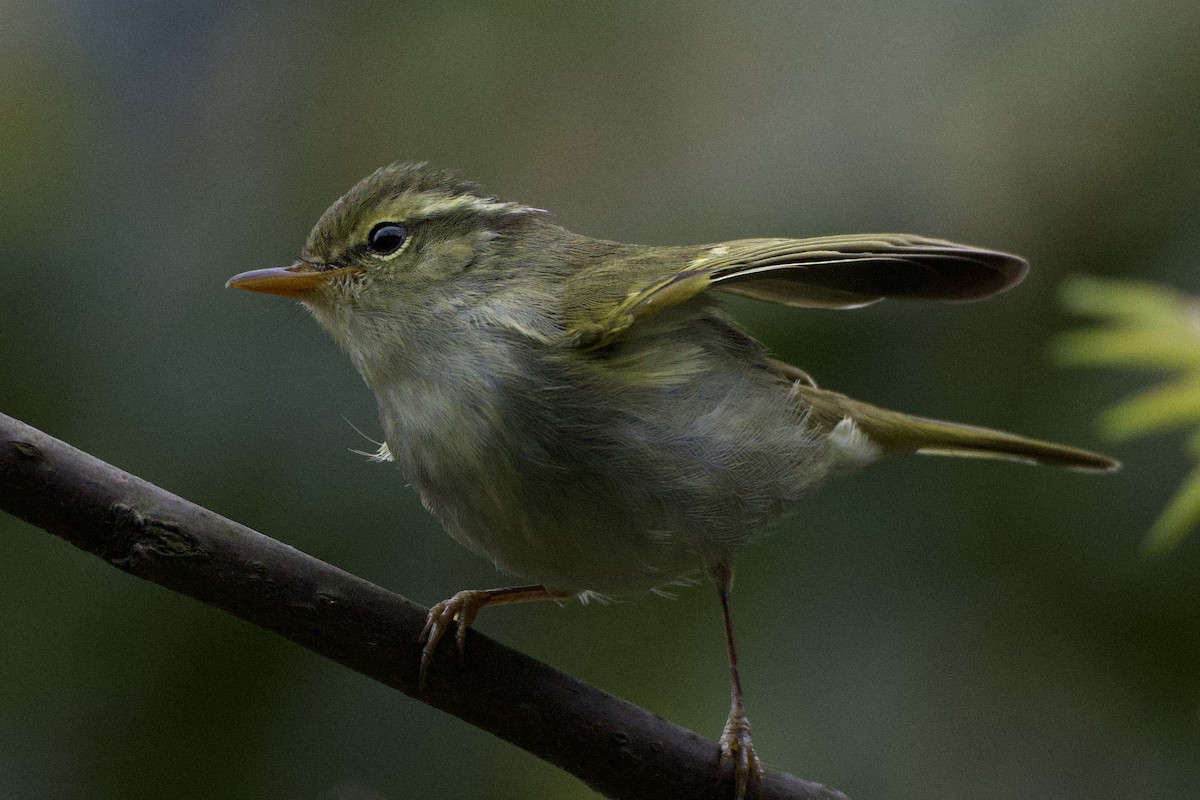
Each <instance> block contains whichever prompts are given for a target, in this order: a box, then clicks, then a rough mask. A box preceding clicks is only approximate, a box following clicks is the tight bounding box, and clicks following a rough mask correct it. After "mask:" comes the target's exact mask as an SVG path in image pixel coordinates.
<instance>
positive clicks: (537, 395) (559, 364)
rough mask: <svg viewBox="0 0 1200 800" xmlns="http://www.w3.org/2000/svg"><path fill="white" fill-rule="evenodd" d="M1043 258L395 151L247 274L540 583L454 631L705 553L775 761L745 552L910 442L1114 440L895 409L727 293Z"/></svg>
mask: <svg viewBox="0 0 1200 800" xmlns="http://www.w3.org/2000/svg"><path fill="white" fill-rule="evenodd" d="M1027 269H1028V265H1027V264H1026V263H1025V262H1024V261H1023V260H1022V259H1020V258H1018V257H1016V256H1012V255H1008V254H1006V253H1001V252H996V251H993V250H985V249H980V248H977V247H970V246H967V245H961V244H955V243H953V242H947V241H942V240H938V239H927V238H923V237H920V236H910V235H903V234H863V235H851V236H825V237H820V238H812V239H743V240H738V241H730V242H720V243H716V244H706V245H688V246H672V247H656V246H645V245H632V244H621V243H618V242H609V241H601V240H598V239H592V238H589V237H587V236H581V235H579V234H575V233H571V232H570V231H567V230H565V229H563V228H562V227H560V226H558V225H556V224H555V223H554V222H553V221H552V220H551V218H550V217H549V216H548V215H547V214H546V213H545V212H543V211H541V210H539V209H535V208H530V207H528V206H524V205H521V204H519V203H515V202H510V201H507V200H502V199H500V198H497V197H493V196H490V195H488V194H485V193H483V192H482V191H481V190H480V188H479V187H478V186H477V185H476V184H475V183H473V182H471V181H468V180H465V179H464V178H462V177H461V176H460V175H459V174H458V173H456V172H451V171H445V170H437V169H430V168H427V167H425V166H424V165H421V164H400V165H393V166H389V167H384V168H383V169H380V170H378V171H377V172H375V173H374V174H372V175H370V176H369V177H367V178H366V179H364V180H363V181H361V182H360V183H359V184H358V185H357V186H355V187H354V188H352V189H351V190H350V191H349V192H348V193H347V194H346V195H345V196H344V197H342V198H341V199H340V200H338V201H337V202H336V203H334V204H333V205H332V206H331V207H330V208H329V210H328V211H326V212H325V214H324V215H323V216H322V217H321V219H320V220H319V221H318V222H317V224H316V227H315V228H313V230H312V233H311V234H310V235H309V237H308V242H307V244H306V245H305V246H304V250H303V252H302V254H301V256H300V260H299V261H297V262H296V263H295V264H292V265H291V266H287V267H281V268H275V269H263V270H255V271H253V272H246V273H242V274H240V275H237V276H235V277H234V278H232V279H230V281H229V283H228V285H230V286H235V287H237V288H239V289H249V290H251V291H257V292H266V293H269V294H277V295H283V296H285V297H291V298H295V299H297V300H299V301H300V302H302V303H303V304H304V305H305V306H306V307H307V308H308V309H309V310H310V311H311V312H312V313H313V316H315V317H316V319H317V322H318V323H320V325H321V326H322V327H323V328H325V329H326V330H327V331H329V333H330V334H331V335H332V336H333V338H334V339H335V340H336V341H337V343H338V344H339V345H341V347H342V348H343V349H344V350H345V351H346V353H347V354H348V355H349V356H350V359H351V360H352V361H353V362H354V365H355V366H356V367H357V368H358V371H359V372H360V373H361V374H362V377H363V379H364V380H365V381H366V383H367V385H368V386H369V387H370V388H371V390H372V391H373V392H374V393H375V396H376V398H377V400H378V403H379V415H380V420H381V422H382V426H383V431H384V439H385V442H386V444H385V446H384V448H382V449H381V452H380V455H381V456H382V457H386V458H390V459H393V460H394V461H395V462H396V464H397V465H398V466H399V467H400V469H401V471H402V472H403V474H404V476H405V478H406V479H407V481H408V482H409V483H411V484H412V485H413V486H414V487H416V489H417V491H418V492H420V495H421V499H422V500H423V501H424V503H425V506H426V507H427V508H428V509H429V510H430V512H432V513H433V515H434V516H436V517H437V518H438V520H440V521H441V523H442V525H444V526H445V528H446V531H447V532H448V533H449V534H450V535H451V536H452V537H454V538H455V539H456V540H457V541H459V542H461V543H462V544H463V545H465V546H466V547H467V548H469V549H471V550H473V551H475V552H476V553H479V554H480V555H482V556H485V557H487V558H490V559H491V560H492V561H494V562H495V564H496V566H497V567H499V568H500V569H501V570H503V571H504V572H508V573H512V574H514V575H518V576H520V577H521V578H522V579H524V580H526V581H528V582H529V584H530V585H525V586H519V587H513V588H503V589H487V590H479V591H476V590H471V591H464V592H459V593H458V594H456V595H454V597H452V598H450V599H449V600H446V601H444V602H441V603H438V604H437V605H435V606H434V607H433V609H432V610H431V611H430V614H429V619H428V622H427V624H426V626H425V632H424V634H423V638H424V650H423V655H422V660H421V675H422V680H424V676H425V674H426V673H427V671H428V669H429V666H430V662H431V659H432V657H433V654H434V652H435V648H436V646H437V643H438V641H439V640H440V639H441V638H442V636H443V634H444V633H445V632H446V631H447V630H448V629H449V628H450V627H451V626H452V625H455V624H457V632H456V636H457V641H458V647H459V649H460V652H461V648H462V646H463V642H464V635H465V633H466V631H467V629H468V627H469V626H470V625H471V623H472V622H473V620H474V619H475V616H476V614H477V613H478V612H479V610H480V609H481V608H483V607H485V606H488V605H496V604H501V603H515V602H522V601H526V600H542V599H565V598H570V597H574V596H577V595H580V594H582V593H585V592H596V593H600V594H619V593H626V592H636V591H644V590H649V589H654V588H656V587H660V586H663V585H666V584H669V583H671V582H673V581H677V580H680V579H682V578H685V577H686V576H688V575H691V574H695V573H697V572H707V573H708V574H710V575H711V576H712V577H713V578H714V580H715V582H716V584H717V589H718V591H719V594H720V600H721V605H722V609H723V612H724V620H725V629H726V635H727V643H728V649H729V662H730V669H731V677H732V703H731V709H730V712H729V718H728V722H727V723H726V725H725V729H724V731H723V733H722V735H721V738H720V752H721V758H720V762H721V764H722V765H723V767H724V768H725V769H730V768H732V769H733V771H734V777H735V792H736V796H737V797H738V798H739V800H740V798H742V797H743V796H745V794H746V792H747V790H748V787H749V786H751V784H752V783H757V781H758V780H760V779H761V766H760V762H759V759H758V757H757V756H756V754H755V751H754V747H753V744H752V743H751V739H750V725H749V723H748V721H747V718H746V713H745V709H744V706H743V700H742V688H741V682H740V679H739V676H738V662H737V655H736V651H735V648H734V639H733V632H732V624H731V622H730V615H729V594H730V588H731V582H732V577H733V570H732V560H733V557H734V556H735V555H736V554H737V552H738V551H739V550H741V549H742V548H743V547H745V546H746V545H747V544H748V543H749V542H751V541H752V540H754V539H756V538H757V537H759V536H761V535H762V534H763V531H764V530H765V529H766V527H767V524H768V523H769V522H770V521H771V520H772V519H774V518H775V517H777V516H779V515H780V514H781V513H783V512H784V511H785V510H786V509H787V508H788V507H789V506H790V505H792V503H794V502H795V501H796V500H798V499H799V498H800V497H801V496H802V495H803V494H805V493H806V492H808V491H809V490H811V489H812V488H813V487H815V486H816V485H818V484H819V483H820V482H821V481H823V480H824V479H825V478H826V477H828V476H830V475H836V474H839V473H845V472H849V471H851V470H856V469H859V468H860V467H865V466H867V465H869V464H872V463H874V462H876V461H879V460H881V459H884V458H889V457H892V456H900V455H906V454H909V453H937V454H945V455H964V456H984V457H994V458H1003V459H1010V460H1014V461H1021V462H1031V463H1045V464H1056V465H1060V466H1067V467H1074V468H1077V469H1083V470H1097V471H1108V470H1112V469H1115V468H1116V466H1117V464H1116V462H1114V461H1112V460H1110V459H1108V458H1105V457H1104V456H1101V455H1097V454H1095V453H1090V452H1087V451H1085V450H1080V449H1077V448H1074V447H1067V446H1063V445H1058V444H1051V443H1048V442H1042V441H1037V440H1034V439H1029V438H1025V437H1022V436H1016V435H1013V434H1009V433H1002V432H999V431H994V430H988V429H985V428H977V427H970V426H966V425H958V424H954V423H949V422H939V421H935V420H930V419H923V418H920V417H914V416H909V415H907V414H901V413H898V412H895V411H888V410H885V409H882V408H877V407H875V406H872V405H868V404H866V403H862V402H859V401H857V400H852V399H850V398H848V397H845V396H843V395H841V394H838V393H836V392H832V391H829V390H828V389H823V388H818V386H817V385H816V383H815V382H814V381H813V380H812V379H811V378H810V377H809V376H808V375H807V374H806V373H804V372H803V371H801V370H800V369H798V368H796V367H793V366H791V365H789V364H785V363H783V362H780V361H777V360H775V359H773V358H772V357H771V356H770V354H769V353H768V352H767V351H766V349H765V348H764V347H763V346H762V345H761V344H759V343H758V342H757V341H755V339H754V338H752V337H751V336H750V335H749V334H748V333H746V332H745V331H744V330H743V329H742V328H741V327H740V326H739V325H738V324H737V323H736V322H734V321H733V320H732V319H731V318H730V317H729V316H728V315H727V314H726V313H725V312H724V311H722V309H721V307H720V306H719V304H718V303H717V298H716V293H719V292H725V293H731V294H740V295H745V296H748V297H752V298H756V299H759V300H768V301H772V302H777V303H784V304H786V305H790V306H797V307H802V308H858V307H860V306H865V305H869V304H871V303H874V302H876V301H878V300H882V299H884V298H893V297H896V298H917V299H931V300H974V299H977V298H983V297H987V296H989V295H992V294H995V293H997V292H1000V291H1003V290H1004V289H1007V288H1009V287H1010V286H1013V285H1014V284H1016V283H1017V282H1019V281H1020V280H1021V278H1022V277H1024V275H1025V272H1026V270H1027Z"/></svg>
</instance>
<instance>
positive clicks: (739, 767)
mask: <svg viewBox="0 0 1200 800" xmlns="http://www.w3.org/2000/svg"><path fill="white" fill-rule="evenodd" d="M720 746H721V769H722V770H726V769H729V768H730V767H731V766H732V767H733V781H734V798H735V800H745V798H746V796H747V795H746V792H747V790H748V789H749V788H750V783H751V780H753V782H754V794H755V796H757V794H758V789H759V788H760V787H761V786H762V779H763V766H762V762H761V761H759V760H758V754H757V753H755V752H754V743H753V742H751V741H750V721H749V720H748V719H746V715H745V714H730V715H729V721H728V722H726V723H725V730H724V731H722V732H721V740H720Z"/></svg>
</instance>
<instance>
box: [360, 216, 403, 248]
mask: <svg viewBox="0 0 1200 800" xmlns="http://www.w3.org/2000/svg"><path fill="white" fill-rule="evenodd" d="M407 238H408V231H406V230H405V229H404V226H403V225H401V224H400V223H399V222H381V223H379V224H378V225H376V226H375V227H374V228H371V232H370V233H368V234H367V247H368V248H370V250H371V252H372V253H374V254H375V255H377V256H390V255H391V254H392V253H394V252H396V251H397V250H399V249H400V247H401V246H402V245H403V244H404V240H405V239H407Z"/></svg>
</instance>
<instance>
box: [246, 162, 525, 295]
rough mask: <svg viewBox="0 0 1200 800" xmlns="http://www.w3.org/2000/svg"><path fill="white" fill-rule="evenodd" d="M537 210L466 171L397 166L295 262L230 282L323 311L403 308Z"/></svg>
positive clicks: (348, 200) (357, 192)
mask: <svg viewBox="0 0 1200 800" xmlns="http://www.w3.org/2000/svg"><path fill="white" fill-rule="evenodd" d="M537 216H540V214H539V210H538V209H533V208H529V207H527V206H523V205H520V204H519V203H513V202H509V201H506V200H501V199H500V198H497V197H492V196H489V195H487V194H484V193H483V192H481V191H480V189H479V186H478V185H477V184H475V183H474V182H472V181H470V180H467V179H465V178H464V177H463V176H462V175H461V174H459V173H458V172H454V171H451V170H441V169H433V168H430V167H427V166H425V165H424V164H419V163H417V164H413V163H409V164H394V165H392V166H388V167H383V168H381V169H379V170H376V171H375V172H374V173H372V174H371V175H369V176H367V177H366V178H364V179H363V180H361V181H360V182H359V183H358V184H357V185H356V186H354V188H352V189H351V190H350V191H349V192H347V193H346V194H345V195H344V196H343V197H341V198H340V199H339V200H338V201H337V202H335V203H334V204H333V205H332V206H330V207H329V209H328V210H327V211H326V212H325V213H324V214H323V215H322V216H321V218H320V220H318V221H317V224H316V226H315V227H314V228H313V229H312V232H311V233H310V234H309V236H308V242H307V243H306V244H305V246H304V249H303V251H302V252H301V255H300V258H299V260H297V261H296V262H295V263H294V264H291V265H289V266H286V267H273V268H270V269H259V270H253V271H251V272H243V273H241V274H240V275H235V276H234V277H232V278H230V279H229V281H228V282H227V283H226V285H227V286H233V287H236V288H238V289H247V290H249V291H255V292H265V293H267V294H277V295H283V296H285V297H291V298H294V299H296V300H300V301H301V302H303V303H304V304H305V305H307V306H309V307H310V308H311V309H312V310H313V311H314V313H316V314H317V316H318V318H321V317H322V316H323V312H326V313H338V314H345V313H347V312H349V313H351V314H352V313H353V312H354V311H355V310H359V311H371V310H376V309H383V308H395V307H396V306H403V305H404V304H405V302H406V301H414V302H415V301H417V300H419V298H420V297H421V296H422V293H423V292H424V291H425V290H426V289H427V288H428V287H430V286H434V285H438V284H444V283H446V282H448V281H452V280H453V279H454V278H455V277H456V276H458V275H461V274H463V273H465V272H466V271H468V270H470V269H471V267H472V266H473V265H476V264H478V263H479V262H480V261H481V260H483V259H485V258H486V257H487V256H488V254H489V253H491V252H492V251H493V250H494V249H495V247H497V246H498V241H499V240H502V239H503V238H504V237H505V236H507V235H510V234H513V233H516V232H518V231H520V230H522V229H524V227H525V226H527V225H529V224H530V219H531V218H533V217H537Z"/></svg>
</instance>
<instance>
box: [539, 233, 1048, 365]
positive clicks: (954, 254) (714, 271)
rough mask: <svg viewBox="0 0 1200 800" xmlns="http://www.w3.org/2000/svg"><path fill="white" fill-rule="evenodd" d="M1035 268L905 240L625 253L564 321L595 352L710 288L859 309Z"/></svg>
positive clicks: (990, 286) (998, 282) (941, 295)
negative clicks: (643, 319)
mask: <svg viewBox="0 0 1200 800" xmlns="http://www.w3.org/2000/svg"><path fill="white" fill-rule="evenodd" d="M1028 269H1029V266H1028V264H1026V263H1025V261H1024V260H1022V259H1021V258H1018V257H1017V256H1014V255H1010V254H1008V253H1002V252H999V251H996V250H985V249H983V248H979V247H972V246H970V245H963V244H957V243H955V242H948V241H944V240H941V239H927V238H924V237H920V236H911V235H907V234H865V235H854V236H824V237H817V238H812V239H743V240H740V241H735V242H725V243H722V244H716V245H704V246H697V247H677V248H655V249H653V250H644V251H635V252H634V253H624V254H622V255H621V257H620V258H618V259H614V261H612V262H610V263H608V264H605V265H603V266H600V267H598V268H597V269H595V271H592V270H588V271H585V272H582V273H578V274H576V275H575V276H573V277H572V278H571V279H570V281H569V282H568V286H567V291H566V294H565V296H564V303H563V312H564V314H563V316H564V320H565V321H566V323H567V325H568V327H569V328H570V329H571V330H572V332H573V334H574V341H575V342H576V343H577V344H578V346H580V347H585V348H594V347H600V346H603V345H605V344H607V343H609V342H611V341H613V340H614V339H615V338H617V337H618V336H620V335H621V334H622V333H624V332H625V331H626V330H628V329H629V328H630V327H631V326H632V325H634V324H635V323H636V322H637V321H638V320H639V319H642V318H645V317H647V316H650V315H653V314H655V313H657V312H658V311H660V310H661V309H663V308H668V307H670V306H672V305H676V304H678V303H682V302H684V301H686V300H689V299H691V298H693V297H695V296H696V295H698V294H700V293H702V292H705V291H708V290H709V289H712V290H713V291H720V292H728V293H731V294H740V295H745V296H747V297H753V298H755V299H757V300H769V301H771V302H776V303H783V304H785V305H789V306H797V307H801V308H858V307H860V306H865V305H870V304H871V303H875V302H878V301H880V300H883V299H885V298H892V297H898V298H913V299H926V300H949V301H963V300H976V299H980V298H984V297H989V296H991V295H993V294H996V293H997V292H1001V291H1003V290H1005V289H1007V288H1009V287H1011V286H1013V285H1015V284H1017V283H1019V282H1020V280H1021V279H1022V278H1023V277H1024V276H1025V273H1026V271H1027V270H1028Z"/></svg>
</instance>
